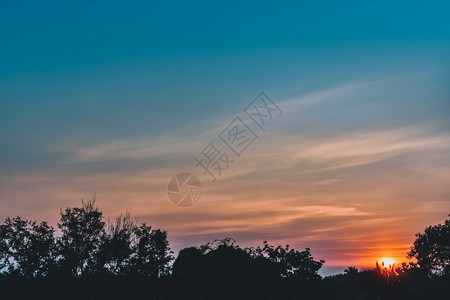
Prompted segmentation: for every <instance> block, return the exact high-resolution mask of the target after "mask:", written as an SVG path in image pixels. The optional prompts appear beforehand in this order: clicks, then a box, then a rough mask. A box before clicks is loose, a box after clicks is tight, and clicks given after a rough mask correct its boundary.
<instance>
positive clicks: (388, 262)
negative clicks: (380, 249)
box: [381, 258, 395, 268]
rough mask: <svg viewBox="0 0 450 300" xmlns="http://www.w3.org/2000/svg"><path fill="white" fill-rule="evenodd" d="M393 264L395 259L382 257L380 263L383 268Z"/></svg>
mask: <svg viewBox="0 0 450 300" xmlns="http://www.w3.org/2000/svg"><path fill="white" fill-rule="evenodd" d="M394 264H395V260H393V259H392V258H382V259H381V265H382V266H383V267H385V268H391V267H392V266H393V265H394Z"/></svg>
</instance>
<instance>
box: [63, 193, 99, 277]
mask: <svg viewBox="0 0 450 300" xmlns="http://www.w3.org/2000/svg"><path fill="white" fill-rule="evenodd" d="M95 201H96V198H95V195H94V197H93V198H92V199H90V200H88V201H87V202H84V201H82V206H81V207H74V208H70V207H68V208H66V209H65V211H64V212H63V211H61V220H60V222H59V223H58V227H59V228H60V229H61V231H62V236H61V238H60V239H59V240H58V246H59V254H60V265H61V267H62V268H63V269H65V270H70V272H71V273H72V275H74V276H83V275H85V274H89V273H93V272H95V270H96V269H97V268H96V267H94V266H95V262H96V255H97V254H98V252H99V250H100V245H101V244H102V236H103V233H104V228H105V222H104V221H103V214H102V212H101V211H100V210H99V209H98V207H96V206H95Z"/></svg>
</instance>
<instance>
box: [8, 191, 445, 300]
mask: <svg viewBox="0 0 450 300" xmlns="http://www.w3.org/2000/svg"><path fill="white" fill-rule="evenodd" d="M58 227H59V229H60V230H61V233H62V234H61V236H59V237H55V230H54V229H53V228H52V227H50V226H49V225H48V224H47V223H46V222H42V223H37V222H34V221H28V220H23V219H22V218H21V217H15V218H13V219H11V218H6V220H5V222H4V224H2V225H0V238H1V239H0V295H1V297H2V298H4V299H134V298H144V299H448V295H450V267H449V253H450V230H449V227H450V219H447V220H446V221H445V222H444V224H442V225H441V224H439V225H436V226H429V227H427V228H426V229H425V231H424V232H423V233H418V234H417V235H416V240H415V242H414V245H413V246H412V247H411V251H410V252H409V253H408V256H409V257H410V258H415V259H416V260H417V262H416V263H409V264H403V265H402V266H400V267H397V266H395V265H394V266H390V267H389V268H387V267H384V266H380V265H378V263H377V264H376V267H375V268H374V269H371V270H364V271H359V270H358V269H356V268H355V267H349V268H347V269H346V270H345V271H344V274H339V275H335V276H329V277H325V278H322V277H321V276H320V275H319V274H318V271H319V269H320V268H321V267H322V265H323V263H324V261H323V260H319V261H316V260H314V258H313V257H312V255H311V252H310V249H309V248H306V249H305V250H304V251H297V250H295V249H292V248H290V247H289V245H286V246H285V247H282V246H277V247H274V246H271V245H269V244H268V243H267V242H264V243H263V246H262V247H257V248H241V247H240V246H239V245H237V244H236V242H235V241H234V240H233V239H231V238H225V239H223V240H216V241H214V242H212V243H207V244H205V245H201V246H199V247H187V248H184V249H182V250H181V251H180V252H179V254H178V256H177V258H176V260H175V261H174V262H173V265H172V264H171V262H172V261H173V260H174V257H173V256H172V254H173V253H172V251H171V250H170V246H169V242H168V239H167V233H166V232H165V231H161V230H159V229H152V228H151V226H148V225H147V224H145V223H143V224H137V223H136V222H135V221H133V220H132V219H131V218H130V215H129V213H126V214H125V216H123V215H121V216H120V217H118V218H117V219H116V220H115V222H114V223H110V222H105V221H104V218H103V214H102V212H101V211H100V210H99V209H98V208H97V207H96V206H95V197H94V198H93V199H92V200H89V201H87V202H84V201H83V202H82V205H81V207H75V208H67V209H65V210H64V211H61V220H60V222H59V223H58Z"/></svg>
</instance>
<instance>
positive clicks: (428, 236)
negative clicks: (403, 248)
mask: <svg viewBox="0 0 450 300" xmlns="http://www.w3.org/2000/svg"><path fill="white" fill-rule="evenodd" d="M448 216H449V217H450V215H448ZM408 258H415V259H417V264H418V265H419V267H420V268H421V269H424V270H426V271H427V272H428V273H429V274H443V273H447V274H450V218H448V219H447V220H445V222H444V224H438V225H435V226H428V227H427V228H425V231H424V232H423V233H420V232H419V233H417V234H416V240H415V241H414V245H413V246H412V247H411V251H410V252H409V253H408Z"/></svg>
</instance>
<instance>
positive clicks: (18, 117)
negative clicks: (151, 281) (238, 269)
mask: <svg viewBox="0 0 450 300" xmlns="http://www.w3.org/2000/svg"><path fill="white" fill-rule="evenodd" d="M449 15H450V5H449V3H448V2H447V1H427V2H426V3H425V2H423V1H396V3H395V4H394V3H392V1H370V2H369V1H335V2H334V1H296V2H285V3H282V2H276V3H275V2H263V1H255V2H250V1H249V2H246V3H245V4H244V3H241V1H226V2H223V1H222V2H216V3H214V2H211V1H200V2H199V1H189V2H177V1H145V2H144V1H127V2H125V1H104V0H97V1H87V0H86V1H18V0H0V218H2V219H4V218H5V217H7V216H15V215H21V216H23V217H25V218H30V219H35V220H39V221H40V220H48V221H50V223H51V224H52V225H53V226H55V225H56V222H57V221H58V218H59V210H60V208H65V207H67V206H76V205H80V199H81V198H84V199H88V198H90V197H92V194H93V192H94V191H96V193H97V201H98V205H99V206H100V208H101V209H102V210H103V212H104V213H105V215H106V216H107V217H110V218H111V219H113V218H115V217H116V216H118V215H119V214H120V213H121V212H125V211H126V210H128V211H129V212H130V213H131V214H132V215H133V216H135V217H138V218H139V221H142V222H144V221H145V222H148V223H149V224H151V225H153V226H154V227H157V228H161V229H164V230H167V231H168V233H169V240H170V242H171V245H172V246H173V248H174V249H175V250H179V249H181V248H182V247H185V246H188V245H198V244H200V243H205V242H207V241H212V240H214V239H217V238H223V237H227V236H229V237H233V238H235V239H236V240H237V242H238V243H239V244H240V245H241V246H257V245H261V244H262V242H263V241H264V240H268V241H269V243H271V244H276V245H278V244H280V243H282V244H286V243H289V244H290V245H291V246H293V247H294V248H296V249H299V250H301V249H303V248H305V247H310V248H311V249H312V254H313V256H314V257H315V258H317V259H324V260H325V261H326V264H325V268H324V271H322V272H323V274H328V273H332V272H337V271H342V270H343V269H344V268H345V267H346V266H349V265H356V266H359V267H367V266H371V265H373V264H374V261H375V260H376V259H380V258H382V257H392V258H394V259H396V260H397V261H405V260H406V258H405V256H406V252H407V251H408V249H409V246H410V245H411V243H412V241H413V240H414V234H415V233H416V232H418V231H421V230H423V228H424V227H425V226H427V225H430V224H437V223H441V222H442V221H443V220H444V219H445V218H446V216H447V214H448V213H449V212H450V197H449V195H450V184H449V183H450V155H449V153H450V118H449V116H450V72H449V70H450V18H448V16H449ZM261 91H264V92H266V93H267V94H268V95H269V96H270V97H271V98H272V99H273V100H274V101H275V102H276V103H277V104H278V105H279V106H280V107H281V108H282V110H283V111H284V114H283V115H282V116H281V117H280V118H278V119H276V120H273V122H272V123H271V124H270V126H269V127H268V129H267V131H266V132H265V133H262V132H258V134H260V138H259V139H257V140H256V141H255V142H254V143H253V144H252V145H251V146H250V147H249V148H248V149H247V150H246V151H245V153H244V154H243V155H242V157H240V158H239V159H237V160H236V162H235V163H234V164H233V165H232V166H231V167H230V169H229V170H227V172H226V173H224V175H223V176H222V177H220V178H219V179H218V181H217V182H216V183H214V184H213V183H211V182H210V181H209V178H208V177H207V176H203V175H202V172H201V169H199V168H196V167H195V162H194V161H193V156H195V155H197V154H198V152H199V151H201V150H202V149H203V148H204V147H205V146H206V145H207V144H208V143H209V142H210V141H211V140H217V136H218V134H219V133H220V132H221V131H222V130H223V129H224V128H225V127H226V126H227V125H228V123H229V122H231V121H232V120H233V119H234V118H235V117H237V116H242V115H243V112H242V110H243V108H244V107H245V106H246V105H247V104H248V103H250V102H251V101H252V100H253V99H254V98H255V97H256V95H257V94H258V93H259V92H261ZM179 172H192V173H194V174H196V175H197V176H198V177H199V179H200V180H201V181H202V183H203V188H204V189H203V195H202V198H201V199H200V201H199V202H198V203H197V204H196V205H195V206H193V207H190V208H184V209H180V208H178V207H176V206H174V205H173V204H171V203H170V202H169V200H168V198H167V194H166V188H167V183H168V181H169V180H170V178H171V177H172V176H173V175H175V174H177V173H179Z"/></svg>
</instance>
